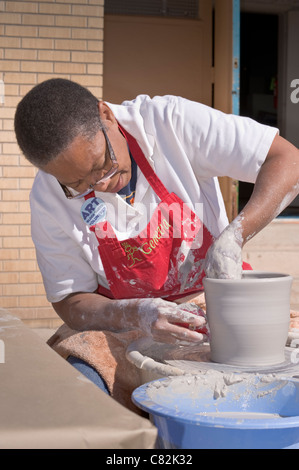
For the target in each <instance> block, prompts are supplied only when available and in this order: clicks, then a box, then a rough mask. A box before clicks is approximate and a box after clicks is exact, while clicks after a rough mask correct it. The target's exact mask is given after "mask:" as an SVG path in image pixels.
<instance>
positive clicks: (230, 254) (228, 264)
mask: <svg viewBox="0 0 299 470" xmlns="http://www.w3.org/2000/svg"><path fill="white" fill-rule="evenodd" d="M204 271H205V274H206V276H207V277H209V278H214V279H241V277H242V239H241V236H240V230H239V226H238V223H237V221H234V222H232V223H231V224H230V225H228V227H227V228H226V229H225V230H224V231H223V232H222V233H221V235H220V236H219V237H218V238H217V239H216V240H215V241H214V243H213V244H212V245H211V246H210V248H209V250H208V252H207V254H206V259H205V265H204Z"/></svg>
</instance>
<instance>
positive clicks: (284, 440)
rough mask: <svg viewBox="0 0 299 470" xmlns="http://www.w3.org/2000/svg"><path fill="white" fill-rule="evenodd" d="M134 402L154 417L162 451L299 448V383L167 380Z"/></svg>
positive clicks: (139, 390)
mask: <svg viewBox="0 0 299 470" xmlns="http://www.w3.org/2000/svg"><path fill="white" fill-rule="evenodd" d="M217 387H218V388H217ZM132 400H133V402H134V403H135V404H136V405H137V406H138V407H139V408H141V409H142V410H144V411H146V412H147V413H149V415H150V417H151V420H152V421H153V423H154V424H155V426H156V427H157V429H158V443H157V446H158V447H159V448H161V449H287V448H289V449H291V448H293V449H298V448H299V381H297V382H296V381H292V380H291V379H290V380H287V379H286V380H282V379H273V380H270V381H269V378H268V377H267V380H265V377H263V376H255V375H253V376H252V377H250V378H248V379H246V380H243V381H242V382H240V383H233V384H229V385H228V386H227V385H225V384H224V383H223V387H220V388H219V386H218V385H217V386H214V385H213V386H211V385H210V384H208V383H207V380H206V379H205V378H201V377H197V376H191V377H188V376H181V377H172V378H166V379H164V378H163V379H160V380H156V381H153V382H150V383H148V384H145V385H142V386H141V387H139V388H137V389H136V390H135V391H134V392H133V395H132Z"/></svg>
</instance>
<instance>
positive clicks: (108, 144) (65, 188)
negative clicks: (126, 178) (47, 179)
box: [58, 129, 118, 199]
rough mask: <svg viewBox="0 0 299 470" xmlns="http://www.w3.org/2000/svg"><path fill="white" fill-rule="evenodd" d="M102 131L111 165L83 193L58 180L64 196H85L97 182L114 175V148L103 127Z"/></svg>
mask: <svg viewBox="0 0 299 470" xmlns="http://www.w3.org/2000/svg"><path fill="white" fill-rule="evenodd" d="M102 131H103V134H104V137H105V140H106V149H107V151H108V155H109V158H110V160H111V162H112V167H111V168H110V170H108V171H107V172H106V173H105V174H104V175H103V176H102V177H101V178H100V179H98V180H97V181H96V182H95V183H94V184H90V185H89V188H88V189H87V190H86V191H84V192H83V193H78V192H77V191H76V190H75V189H72V188H69V187H68V186H65V185H64V184H62V183H60V182H59V181H58V183H59V184H60V186H61V188H62V190H63V192H64V194H65V196H66V197H67V198H68V199H80V198H81V197H84V196H87V195H88V194H90V193H91V192H92V191H93V188H94V187H95V186H96V185H97V184H101V183H105V182H106V181H107V180H109V179H110V178H112V176H114V175H115V173H116V172H117V170H118V163H117V159H116V156H115V153H114V150H113V148H112V145H111V142H110V140H109V139H108V136H107V134H106V131H105V129H102ZM100 171H101V172H102V171H105V169H104V168H103V170H100Z"/></svg>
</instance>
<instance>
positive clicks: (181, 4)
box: [105, 0, 199, 19]
mask: <svg viewBox="0 0 299 470" xmlns="http://www.w3.org/2000/svg"><path fill="white" fill-rule="evenodd" d="M198 4H199V0H126V1H125V2H124V1H123V0H105V13H106V14H111V15H140V16H162V17H173V18H190V19H196V18H198Z"/></svg>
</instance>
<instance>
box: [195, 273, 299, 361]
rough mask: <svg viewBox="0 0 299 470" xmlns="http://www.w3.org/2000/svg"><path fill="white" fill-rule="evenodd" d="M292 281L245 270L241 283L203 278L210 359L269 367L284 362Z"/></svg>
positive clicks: (237, 280) (288, 278)
mask: <svg viewBox="0 0 299 470" xmlns="http://www.w3.org/2000/svg"><path fill="white" fill-rule="evenodd" d="M291 286H292V277H291V276H289V275H286V274H279V273H268V272H261V271H247V272H246V271H245V272H243V276H242V279H235V280H233V279H208V278H205V279H204V288H205V297H206V305H207V318H208V323H209V327H210V348H211V360H212V361H213V362H217V363H222V364H231V365H238V366H270V365H275V364H279V363H282V362H283V361H284V360H285V345H286V341H287V337H288V329H289V321H290V293H291Z"/></svg>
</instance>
